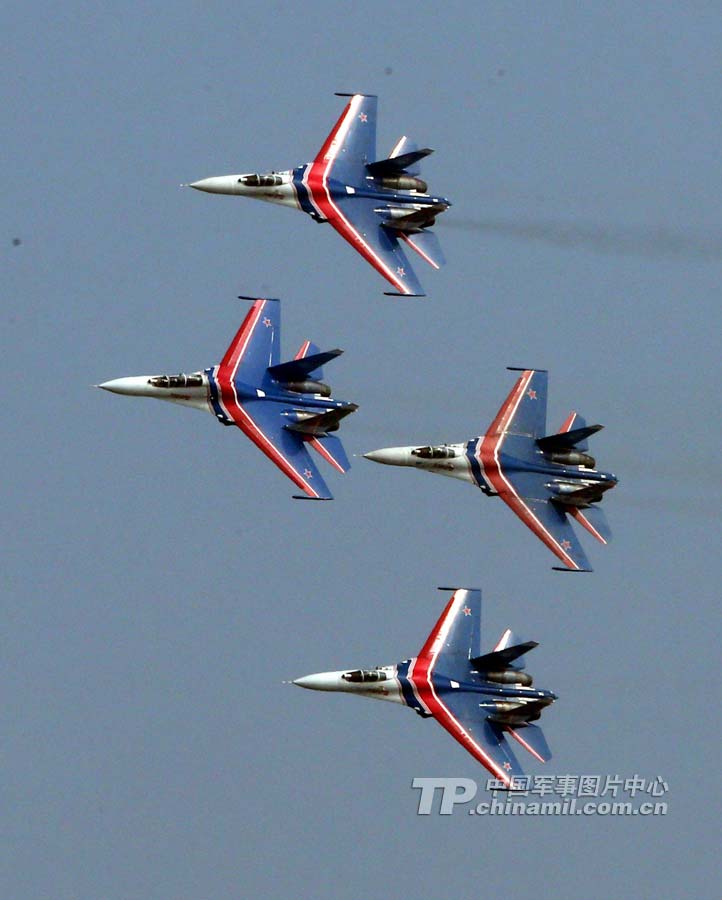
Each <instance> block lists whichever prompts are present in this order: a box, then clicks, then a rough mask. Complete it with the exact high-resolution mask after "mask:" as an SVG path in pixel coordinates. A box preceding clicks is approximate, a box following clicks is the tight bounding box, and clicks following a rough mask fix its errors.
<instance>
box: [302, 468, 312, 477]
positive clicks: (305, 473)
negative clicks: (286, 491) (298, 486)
mask: <svg viewBox="0 0 722 900" xmlns="http://www.w3.org/2000/svg"><path fill="white" fill-rule="evenodd" d="M303 474H304V475H305V476H306V478H313V472H312V471H311V470H310V469H304V470H303Z"/></svg>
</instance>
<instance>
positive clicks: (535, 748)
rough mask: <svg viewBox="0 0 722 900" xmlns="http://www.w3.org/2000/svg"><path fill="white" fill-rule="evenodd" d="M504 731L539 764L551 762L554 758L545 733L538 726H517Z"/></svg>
mask: <svg viewBox="0 0 722 900" xmlns="http://www.w3.org/2000/svg"><path fill="white" fill-rule="evenodd" d="M504 730H505V731H506V733H507V734H508V735H510V736H511V737H512V738H514V740H516V741H518V743H520V744H521V745H522V747H523V748H524V749H525V750H527V751H528V752H529V753H531V755H532V756H533V757H534V759H538V760H539V762H549V760H550V759H551V758H552V752H551V750H550V749H549V744H547V741H546V738H545V737H544V732H543V731H542V730H541V728H540V727H539V726H538V725H524V726H515V727H514V728H505V729H504Z"/></svg>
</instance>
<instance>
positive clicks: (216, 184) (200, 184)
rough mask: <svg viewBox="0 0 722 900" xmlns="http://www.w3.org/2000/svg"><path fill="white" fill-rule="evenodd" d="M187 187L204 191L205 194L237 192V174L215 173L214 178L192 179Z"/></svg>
mask: <svg viewBox="0 0 722 900" xmlns="http://www.w3.org/2000/svg"><path fill="white" fill-rule="evenodd" d="M188 187H192V188H195V189H196V190H197V191H205V192H206V193H207V194H237V193H238V188H239V184H238V175H217V176H216V177H215V178H202V179H201V180H200V181H194V182H193V183H192V184H189V185H188Z"/></svg>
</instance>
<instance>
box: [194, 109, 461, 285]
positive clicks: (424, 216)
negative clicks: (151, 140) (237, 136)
mask: <svg viewBox="0 0 722 900" xmlns="http://www.w3.org/2000/svg"><path fill="white" fill-rule="evenodd" d="M336 96H337V97H348V98H350V99H349V101H348V103H347V104H346V108H345V109H344V111H343V113H342V114H341V117H340V118H339V120H338V122H336V124H335V125H334V127H333V129H332V131H331V133H330V134H329V136H328V137H327V138H326V140H325V141H324V143H323V146H322V147H321V149H320V150H319V151H318V154H317V155H316V157H315V159H314V160H313V162H310V163H306V164H305V165H302V166H297V167H296V168H295V169H289V170H287V171H284V172H270V173H268V174H258V173H249V174H246V175H221V176H218V177H214V178H204V179H203V180H202V181H195V182H193V184H191V185H190V187H192V188H195V189H196V190H198V191H207V192H208V193H210V194H235V195H238V196H241V197H253V198H255V199H256V200H266V201H267V202H269V203H280V204H281V205H282V206H290V207H292V208H294V209H300V210H302V211H303V212H305V213H308V215H309V216H311V218H312V219H315V221H316V222H329V223H330V224H331V225H332V226H333V228H335V229H336V231H338V233H339V234H340V235H341V237H342V238H344V239H345V240H347V241H348V242H349V244H351V246H352V247H353V248H354V250H357V251H358V252H359V253H360V254H361V255H362V256H363V257H364V259H366V260H367V261H368V262H370V263H371V265H372V266H373V267H374V268H375V269H376V270H377V271H378V272H380V273H381V274H382V275H383V277H384V278H385V279H386V280H387V281H388V282H390V283H391V285H392V286H393V290H392V291H388V292H387V293H388V294H390V295H391V296H399V295H403V296H412V297H423V296H424V291H423V288H422V287H421V284H420V283H419V281H418V279H417V277H416V275H415V274H414V271H413V269H412V268H411V265H410V264H409V260H408V258H407V256H406V254H405V253H404V249H403V247H402V243H403V245H405V246H406V247H410V248H411V249H412V250H414V251H415V252H416V253H418V254H419V256H420V257H421V258H422V259H423V260H425V261H426V262H427V263H429V265H431V266H432V267H433V268H435V269H438V268H439V267H440V266H441V265H443V263H444V256H443V253H442V252H441V247H440V245H439V242H438V240H437V238H436V235H435V234H433V232H431V231H429V228H430V227H431V226H432V225H433V224H434V222H435V221H436V217H437V216H438V215H439V214H440V213H442V212H444V211H445V210H446V209H448V208H449V206H450V205H451V204H450V203H449V201H448V200H446V199H445V198H444V197H434V196H431V195H430V194H429V193H427V185H426V182H425V181H422V180H421V178H419V160H421V159H423V158H424V157H425V156H428V155H429V154H430V153H431V152H432V151H431V150H429V149H428V148H425V149H422V150H419V149H418V147H417V145H416V144H414V143H412V142H411V141H409V140H408V139H407V138H406V137H402V138H401V139H400V140H399V141H398V142H397V143H396V146H395V147H394V148H393V150H392V151H391V153H390V154H389V156H388V158H387V159H380V160H377V159H376V100H377V98H376V97H375V96H374V95H371V94H337V95H336Z"/></svg>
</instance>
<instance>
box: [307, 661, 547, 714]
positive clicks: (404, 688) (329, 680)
mask: <svg viewBox="0 0 722 900" xmlns="http://www.w3.org/2000/svg"><path fill="white" fill-rule="evenodd" d="M416 664H417V660H416V658H412V659H406V660H404V661H403V662H401V663H397V665H395V666H376V667H375V668H373V669H347V670H345V671H339V672H318V673H316V674H315V675H306V676H304V677H303V678H297V679H296V680H295V681H294V682H293V683H294V684H295V685H298V687H303V688H307V689H309V690H314V691H334V692H341V693H346V694H356V695H358V696H361V697H369V698H371V699H373V700H388V701H391V702H392V703H401V704H403V705H405V706H410V707H411V708H412V709H414V710H415V711H416V712H417V713H419V715H421V716H424V717H426V716H429V715H433V713H432V712H431V709H432V708H433V707H432V705H431V704H429V703H427V702H426V699H425V698H426V697H427V695H428V694H429V693H430V692H433V694H434V695H435V696H436V697H443V696H444V695H445V694H447V693H456V692H461V693H464V692H465V693H472V694H478V695H480V696H479V706H480V708H481V709H482V710H484V711H485V712H486V714H487V716H488V717H490V718H492V719H494V718H499V719H500V720H501V719H504V718H505V717H506V718H508V719H511V718H514V719H515V720H520V721H528V720H530V718H532V717H533V718H538V710H539V705H540V704H542V705H543V706H548V705H549V704H551V703H553V702H554V700H556V694H553V693H552V692H551V691H547V690H535V689H533V688H529V687H523V686H522V685H520V684H519V685H513V684H510V685H509V684H504V685H502V684H492V683H489V682H487V681H484V679H483V678H482V676H481V675H474V673H473V672H470V674H469V677H470V678H471V679H476V680H469V681H455V680H454V679H451V678H448V677H446V676H445V675H443V674H442V673H437V672H434V673H433V674H432V675H431V676H428V675H427V674H426V673H425V672H421V673H417V672H416ZM484 697H485V698H487V699H486V700H484ZM532 702H533V703H534V705H535V709H534V712H533V714H531V713H530V714H527V715H526V716H525V715H524V706H525V704H527V703H532Z"/></svg>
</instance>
